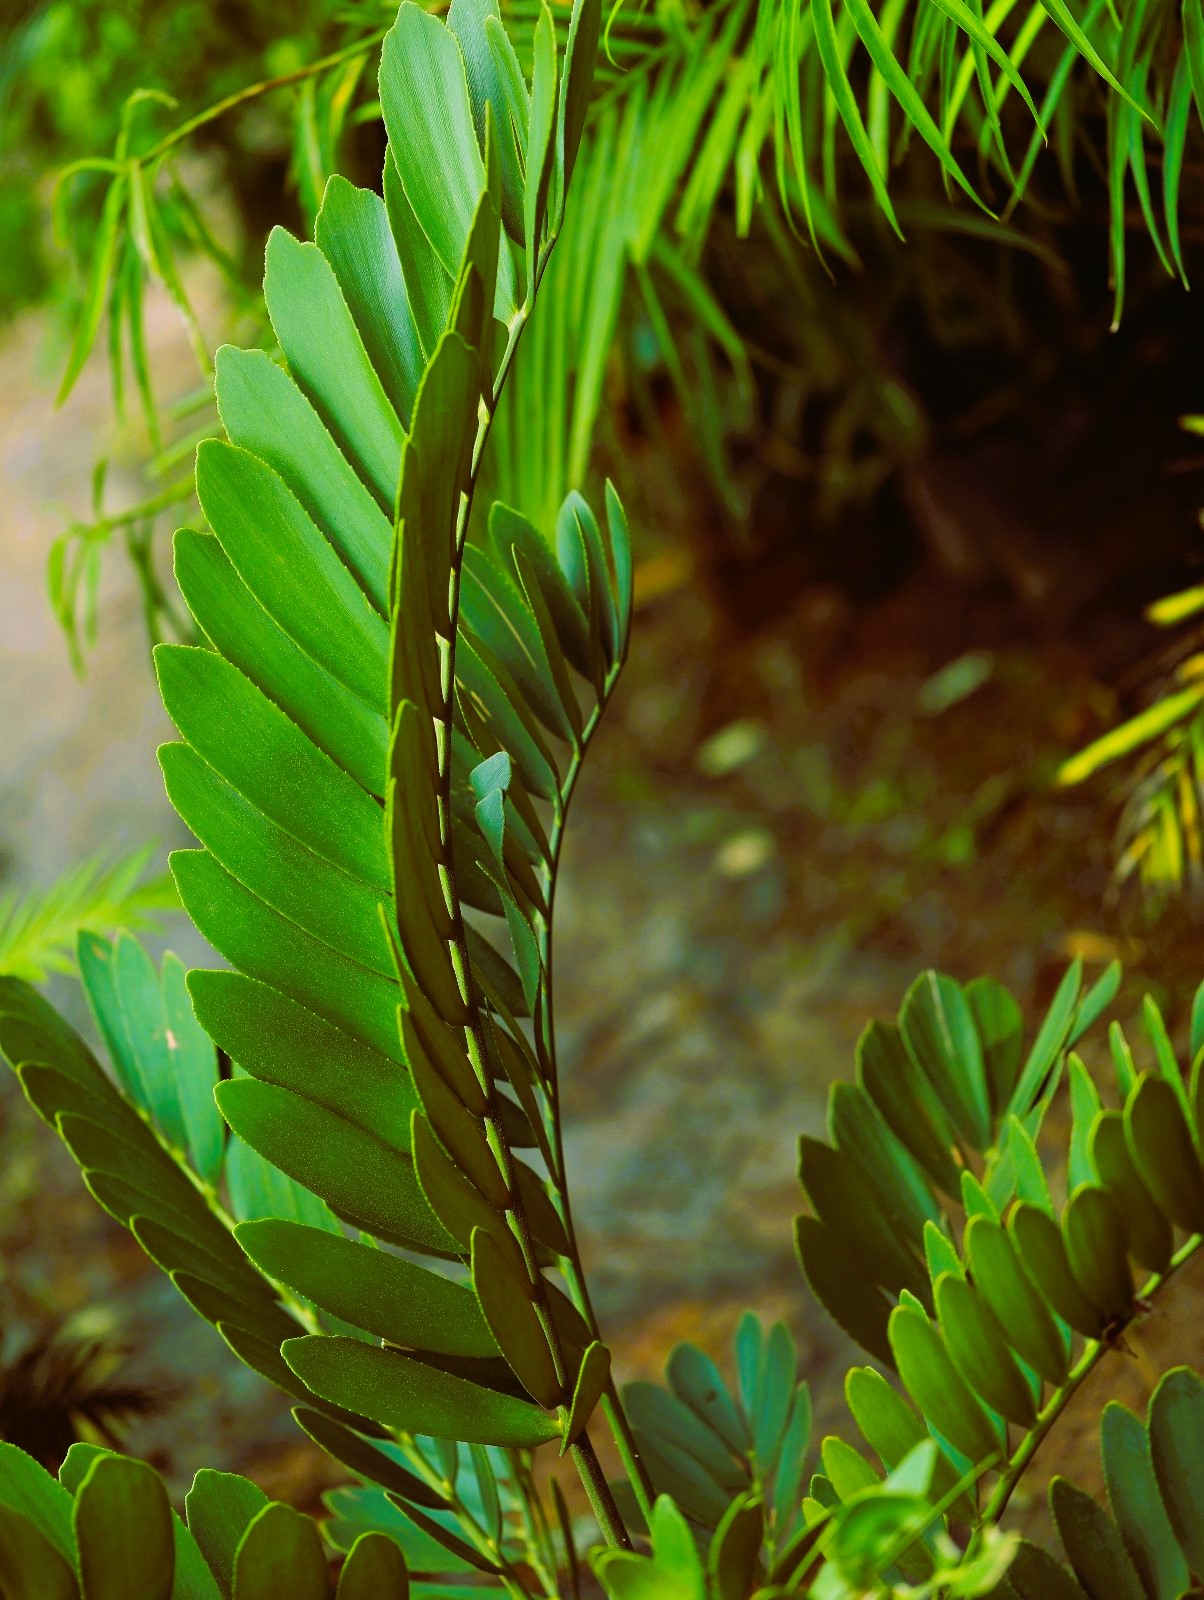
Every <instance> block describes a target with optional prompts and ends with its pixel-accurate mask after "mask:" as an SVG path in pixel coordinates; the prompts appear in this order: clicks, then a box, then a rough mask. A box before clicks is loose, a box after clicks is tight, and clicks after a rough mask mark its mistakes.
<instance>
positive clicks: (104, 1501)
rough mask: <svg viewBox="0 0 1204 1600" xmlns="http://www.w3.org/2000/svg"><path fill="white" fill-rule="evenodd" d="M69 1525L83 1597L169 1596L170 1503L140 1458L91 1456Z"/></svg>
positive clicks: (148, 1599) (166, 1599)
mask: <svg viewBox="0 0 1204 1600" xmlns="http://www.w3.org/2000/svg"><path fill="white" fill-rule="evenodd" d="M74 1523H75V1541H76V1546H77V1548H78V1551H79V1573H80V1580H81V1583H82V1586H83V1592H84V1595H85V1597H86V1600H128V1596H130V1595H131V1594H136V1595H138V1596H139V1597H140V1600H171V1592H172V1578H173V1575H174V1572H175V1534H174V1532H173V1529H172V1520H171V1506H170V1504H169V1502H168V1499H167V1491H166V1490H165V1489H164V1487H163V1483H162V1480H161V1479H160V1477H159V1475H158V1474H157V1473H156V1472H154V1471H153V1470H152V1469H151V1468H150V1467H148V1466H147V1465H146V1464H145V1462H142V1461H132V1460H130V1459H128V1458H127V1457H124V1456H110V1455H103V1456H99V1457H97V1459H96V1460H94V1461H93V1463H92V1465H91V1466H90V1467H89V1469H88V1472H87V1475H86V1477H85V1478H84V1481H83V1482H82V1483H81V1484H80V1487H79V1490H78V1492H77V1494H76V1496H75V1511H74Z"/></svg>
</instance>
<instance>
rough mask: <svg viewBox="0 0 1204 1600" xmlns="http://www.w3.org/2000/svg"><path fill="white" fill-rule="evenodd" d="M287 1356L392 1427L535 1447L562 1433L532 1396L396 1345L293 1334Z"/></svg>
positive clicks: (344, 1400)
mask: <svg viewBox="0 0 1204 1600" xmlns="http://www.w3.org/2000/svg"><path fill="white" fill-rule="evenodd" d="M283 1354H284V1357H285V1360H286V1361H287V1362H288V1364H289V1366H290V1367H292V1369H293V1371H294V1372H296V1374H297V1376H298V1377H299V1378H301V1380H302V1381H303V1382H304V1383H305V1384H306V1385H307V1386H308V1387H309V1388H311V1389H312V1390H313V1392H314V1393H315V1394H319V1395H321V1396H322V1397H323V1399H326V1400H332V1401H334V1403H335V1404H336V1405H342V1406H347V1407H348V1408H349V1409H353V1410H358V1411H362V1412H363V1413H364V1414H365V1415H366V1416H370V1417H372V1418H373V1420H374V1421H376V1422H381V1423H383V1424H384V1425H385V1426H386V1427H390V1428H401V1429H403V1430H405V1431H406V1432H408V1433H425V1434H431V1435H433V1436H434V1437H436V1438H441V1439H460V1440H463V1441H464V1442H466V1443H473V1442H475V1443H478V1444H497V1445H509V1446H513V1447H517V1448H520V1449H531V1448H533V1447H534V1446H536V1445H539V1444H544V1443H546V1442H547V1441H548V1440H550V1439H554V1438H557V1437H558V1436H559V1431H560V1430H559V1427H558V1426H557V1423H556V1419H555V1418H554V1417H550V1416H549V1415H548V1414H547V1412H545V1411H541V1410H540V1409H539V1408H538V1406H533V1405H532V1404H531V1403H530V1402H529V1401H526V1400H518V1399H515V1398H514V1397H513V1396H512V1395H507V1394H499V1393H497V1392H496V1391H495V1390H493V1389H484V1388H482V1387H481V1386H480V1385H479V1384H476V1383H470V1382H469V1381H468V1380H467V1379H465V1378H459V1377H456V1376H455V1375H454V1374H452V1373H448V1372H440V1371H438V1370H437V1369H436V1368H434V1367H428V1366H425V1365H424V1364H423V1363H422V1362H420V1361H415V1360H414V1359H413V1358H412V1357H409V1356H404V1355H402V1354H400V1353H399V1352H397V1351H394V1350H380V1349H376V1348H375V1347H373V1346H371V1345H365V1344H360V1343H359V1342H358V1341H357V1340H355V1339H344V1338H324V1337H322V1336H319V1335H313V1336H311V1337H309V1338H304V1339H289V1340H287V1341H286V1343H285V1344H284V1346H283Z"/></svg>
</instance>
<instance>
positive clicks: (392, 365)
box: [314, 173, 423, 549]
mask: <svg viewBox="0 0 1204 1600" xmlns="http://www.w3.org/2000/svg"><path fill="white" fill-rule="evenodd" d="M314 237H315V239H316V241H317V244H318V248H319V249H320V250H321V252H322V254H323V255H324V256H325V257H326V259H327V261H329V262H330V265H331V266H332V267H333V269H334V274H335V277H336V278H337V279H338V280H339V287H340V288H341V289H342V291H343V296H344V298H345V299H346V301H347V304H348V307H349V308H350V310H351V315H352V317H353V319H354V321H355V325H356V327H357V329H358V330H359V335H360V338H361V339H362V340H363V342H364V348H365V350H366V351H367V353H368V358H369V360H370V361H371V363H372V366H373V369H374V370H375V372H376V374H377V376H378V377H379V379H380V382H381V387H382V388H383V389H384V391H385V393H386V394H387V395H388V397H389V400H390V402H391V404H392V406H393V409H394V410H395V411H396V413H397V415H398V417H400V419H401V421H402V424H403V426H407V427H408V426H409V422H410V417H411V415H412V413H413V409H414V397H415V395H416V394H417V392H418V385H419V382H420V381H421V378H422V368H423V357H422V348H421V346H420V344H419V342H418V335H417V331H416V329H415V327H414V323H413V320H412V318H411V317H410V315H409V305H408V303H407V298H406V285H405V279H404V277H403V275H402V270H401V259H400V257H399V256H398V254H397V245H396V242H395V240H394V238H393V232H392V229H391V227H390V225H389V214H388V210H387V209H386V206H385V203H384V201H383V200H382V199H381V198H380V196H379V195H376V194H373V192H372V191H371V190H370V189H358V188H356V187H355V185H354V184H351V183H348V182H347V180H346V179H345V178H341V177H340V176H339V175H338V174H337V173H336V174H335V175H334V176H333V177H332V178H331V180H330V182H329V183H328V184H327V186H326V192H325V194H324V195H323V197H322V208H321V210H320V211H319V212H318V220H317V226H316V228H315V233H314ZM378 549H379V546H378Z"/></svg>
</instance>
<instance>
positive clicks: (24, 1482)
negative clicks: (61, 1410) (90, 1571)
mask: <svg viewBox="0 0 1204 1600" xmlns="http://www.w3.org/2000/svg"><path fill="white" fill-rule="evenodd" d="M0 1505H4V1506H7V1507H8V1508H9V1509H10V1510H12V1511H15V1512H16V1513H17V1514H18V1515H19V1516H21V1517H23V1518H24V1519H25V1520H26V1521H27V1522H29V1523H31V1524H32V1525H33V1526H34V1527H35V1528H36V1529H37V1530H38V1532H39V1533H40V1534H41V1536H42V1538H43V1539H44V1540H45V1541H46V1543H47V1544H48V1545H50V1546H51V1548H52V1549H54V1550H57V1551H58V1553H59V1554H60V1555H61V1556H63V1557H65V1558H66V1560H67V1561H68V1563H69V1564H70V1565H71V1566H74V1564H75V1556H76V1549H75V1529H74V1527H73V1525H72V1521H71V1496H70V1495H69V1494H68V1493H67V1491H66V1490H65V1489H64V1488H63V1487H62V1485H61V1484H58V1483H56V1482H55V1480H54V1479H53V1478H52V1477H51V1476H50V1474H49V1473H48V1472H47V1471H46V1469H45V1467H43V1466H39V1464H38V1463H37V1462H36V1461H35V1460H34V1459H33V1457H32V1456H29V1455H26V1454H25V1452H24V1450H19V1449H18V1448H17V1446H16V1445H15V1444H7V1443H5V1442H4V1441H3V1440H0Z"/></svg>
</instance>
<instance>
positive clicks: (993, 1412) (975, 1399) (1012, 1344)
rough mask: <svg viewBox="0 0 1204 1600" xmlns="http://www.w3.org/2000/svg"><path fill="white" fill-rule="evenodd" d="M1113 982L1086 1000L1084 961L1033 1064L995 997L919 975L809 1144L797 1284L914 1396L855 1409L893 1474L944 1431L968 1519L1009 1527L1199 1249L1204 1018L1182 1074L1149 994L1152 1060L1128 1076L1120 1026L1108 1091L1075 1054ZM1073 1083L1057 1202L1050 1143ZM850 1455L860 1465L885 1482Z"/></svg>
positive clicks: (862, 1381)
mask: <svg viewBox="0 0 1204 1600" xmlns="http://www.w3.org/2000/svg"><path fill="white" fill-rule="evenodd" d="M1118 981H1119V969H1118V968H1116V967H1115V966H1114V967H1112V968H1109V970H1108V971H1107V972H1106V973H1105V974H1104V976H1103V977H1102V978H1101V979H1100V980H1099V981H1098V982H1097V983H1096V984H1095V986H1094V987H1093V988H1092V989H1090V990H1088V991H1087V992H1086V993H1084V992H1083V989H1082V982H1081V973H1080V970H1079V968H1078V965H1077V963H1076V965H1075V966H1073V967H1072V968H1071V969H1070V970H1069V972H1068V973H1067V974H1066V976H1065V978H1064V979H1063V981H1062V983H1061V985H1060V986H1059V989H1058V993H1057V995H1056V996H1055V999H1054V1001H1053V1004H1052V1006H1051V1008H1050V1010H1049V1013H1048V1014H1047V1016H1046V1018H1045V1020H1044V1022H1043V1024H1042V1026H1041V1028H1040V1029H1039V1030H1038V1033H1037V1036H1036V1038H1035V1039H1034V1040H1033V1042H1032V1044H1031V1045H1030V1046H1029V1047H1028V1049H1027V1051H1026V1050H1025V1048H1024V1044H1023V1039H1022V1029H1021V1021H1020V1012H1019V1008H1018V1006H1017V1004H1016V1002H1015V1000H1014V999H1013V997H1012V996H1011V995H1010V994H1009V993H1008V992H1007V990H1005V989H1004V988H1003V987H1002V985H1000V984H997V983H995V982H994V981H993V980H985V979H980V980H977V981H976V982H975V983H972V984H969V985H967V986H966V987H965V988H964V989H963V988H962V987H961V986H960V985H958V984H957V983H955V982H954V981H953V980H952V979H950V978H945V977H939V976H937V975H936V974H934V973H929V974H926V975H925V976H924V977H922V978H921V979H919V980H918V982H917V983H916V985H914V986H913V988H912V989H911V991H909V994H908V996H907V999H906V1001H905V1002H904V1005H903V1008H902V1011H901V1013H900V1016H899V1021H898V1023H897V1024H890V1023H880V1022H879V1023H874V1024H872V1025H871V1026H870V1028H869V1029H867V1031H866V1033H865V1034H864V1035H863V1036H862V1039H861V1042H860V1045H859V1047H858V1070H857V1081H856V1083H855V1084H848V1083H845V1084H838V1085H837V1086H836V1087H835V1089H834V1090H833V1091H832V1095H831V1099H830V1103H829V1138H830V1142H827V1143H825V1142H822V1141H819V1140H814V1139H806V1138H805V1139H803V1140H802V1142H801V1167H800V1172H801V1178H802V1183H803V1187H804V1189H805V1191H806V1193H807V1195H808V1198H809V1200H810V1202H811V1205H812V1213H813V1214H812V1215H810V1216H806V1217H801V1218H800V1219H799V1223H798V1244H799V1251H800V1255H801V1258H802V1262H803V1267H804V1271H805V1272H806V1274H807V1277H808V1279H809V1281H810V1283H811V1286H812V1288H813V1289H814V1290H815V1292H816V1294H817V1295H818V1296H819V1298H820V1300H821V1301H822V1302H823V1303H824V1305H825V1306H826V1307H827V1308H828V1310H829V1311H830V1312H831V1313H832V1315H833V1316H834V1317H835V1318H836V1319H837V1321H839V1322H840V1323H841V1324H842V1325H843V1326H844V1327H845V1328H846V1329H847V1331H849V1332H850V1333H851V1334H852V1335H853V1337H854V1338H856V1339H857V1340H858V1342H859V1343H860V1344H862V1345H863V1346H864V1347H865V1348H866V1349H867V1350H869V1351H870V1353H871V1354H872V1355H873V1356H875V1358H876V1359H877V1360H879V1361H880V1362H882V1363H883V1364H885V1365H886V1366H888V1367H890V1368H892V1369H893V1370H894V1371H895V1372H896V1373H897V1374H898V1376H899V1378H900V1380H901V1382H902V1385H903V1389H904V1392H905V1394H906V1396H907V1398H906V1399H904V1398H903V1397H901V1396H900V1395H899V1394H898V1393H897V1392H896V1391H895V1390H894V1389H893V1388H891V1386H890V1385H889V1384H888V1383H887V1382H886V1381H885V1380H884V1379H883V1378H882V1377H881V1375H880V1374H879V1373H878V1372H876V1371H875V1370H874V1369H872V1368H869V1367H866V1368H861V1369H855V1370H854V1371H853V1372H852V1373H851V1374H850V1375H849V1379H848V1384H847V1388H846V1394H847V1397H848V1401H849V1405H850V1409H851V1410H852V1412H853V1416H854V1418H855V1420H856V1422H857V1424H858V1426H859V1427H860V1429H861V1431H862V1433H863V1435H864V1437H865V1439H866V1441H867V1442H868V1444H869V1446H870V1448H871V1449H872V1450H873V1452H874V1453H875V1454H876V1455H877V1456H878V1458H879V1460H880V1461H881V1463H882V1467H883V1469H885V1470H889V1469H890V1468H892V1467H893V1466H894V1465H896V1464H897V1461H898V1459H899V1457H900V1456H901V1454H902V1453H903V1452H905V1451H906V1450H908V1449H910V1448H912V1446H913V1445H914V1444H915V1443H916V1442H917V1441H918V1440H920V1439H922V1438H924V1437H925V1436H926V1435H927V1434H929V1433H931V1435H932V1436H933V1437H935V1438H936V1439H937V1440H938V1441H939V1443H940V1445H941V1449H942V1452H943V1454H942V1458H941V1460H940V1462H939V1464H938V1471H937V1474H936V1476H935V1478H934V1485H935V1487H936V1490H937V1492H938V1493H944V1492H946V1491H953V1490H954V1489H955V1487H956V1485H957V1483H958V1480H959V1479H961V1478H962V1477H963V1476H964V1474H965V1473H966V1471H967V1470H972V1471H973V1472H974V1473H975V1474H976V1475H980V1476H983V1477H984V1478H985V1480H986V1482H987V1487H986V1489H985V1491H984V1493H983V1495H982V1497H981V1501H980V1500H979V1497H978V1496H977V1495H971V1494H969V1493H962V1494H961V1495H960V1496H959V1498H958V1501H957V1503H956V1504H955V1505H954V1508H953V1514H954V1516H955V1517H956V1518H957V1519H958V1520H963V1521H971V1522H977V1521H978V1520H980V1519H982V1520H986V1521H991V1520H993V1519H997V1518H998V1517H999V1515H1000V1514H1001V1513H1002V1511H1003V1509H1004V1508H1005V1507H1006V1505H1007V1502H1008V1499H1009V1497H1010V1495H1011V1493H1012V1490H1013V1489H1014V1487H1015V1485H1016V1483H1017V1481H1018V1479H1019V1477H1020V1476H1021V1474H1022V1473H1023V1471H1024V1470H1025V1468H1026V1466H1027V1464H1028V1462H1029V1460H1030V1459H1031V1456H1032V1453H1033V1450H1034V1449H1035V1446H1036V1443H1037V1441H1039V1440H1040V1439H1041V1438H1043V1437H1044V1436H1045V1434H1046V1433H1047V1432H1048V1431H1049V1429H1050V1427H1052V1426H1053V1425H1054V1424H1055V1423H1056V1421H1057V1418H1058V1416H1059V1415H1060V1414H1061V1411H1062V1409H1063V1408H1064V1407H1065V1405H1066V1404H1067V1403H1068V1401H1069V1399H1070V1398H1071V1396H1073V1394H1074V1393H1075V1392H1076V1391H1077V1389H1078V1386H1079V1385H1080V1383H1081V1382H1082V1381H1083V1379H1084V1378H1085V1377H1086V1376H1087V1375H1088V1374H1089V1373H1090V1372H1091V1371H1092V1370H1093V1369H1094V1367H1095V1366H1096V1364H1097V1362H1098V1361H1099V1359H1100V1357H1101V1356H1102V1355H1103V1354H1104V1353H1105V1352H1106V1351H1107V1350H1108V1349H1110V1348H1112V1346H1113V1344H1114V1342H1115V1341H1116V1340H1117V1339H1118V1338H1120V1337H1121V1336H1122V1334H1123V1331H1124V1328H1125V1327H1126V1325H1127V1324H1128V1323H1129V1322H1130V1321H1131V1320H1132V1319H1133V1318H1135V1317H1137V1316H1139V1315H1140V1314H1141V1312H1142V1308H1143V1307H1144V1306H1145V1304H1146V1303H1147V1301H1148V1300H1149V1299H1150V1297H1151V1296H1153V1295H1156V1293H1157V1291H1158V1289H1159V1288H1160V1287H1161V1285H1162V1284H1163V1283H1165V1282H1166V1281H1168V1279H1169V1278H1170V1277H1171V1275H1172V1274H1174V1273H1175V1272H1176V1271H1177V1270H1178V1269H1179V1268H1180V1267H1181V1266H1182V1265H1183V1264H1184V1263H1185V1262H1186V1261H1188V1260H1189V1259H1190V1258H1191V1257H1192V1256H1193V1255H1194V1253H1195V1252H1196V1250H1197V1249H1198V1247H1199V1245H1200V1242H1201V1230H1202V1229H1204V1167H1202V1166H1201V1156H1200V1150H1201V1117H1202V1115H1204V1099H1202V1098H1201V1096H1202V1093H1204V1074H1202V1058H1201V1044H1202V1043H1204V1037H1202V1036H1201V1027H1202V1026H1204V1004H1202V1003H1201V1000H1200V997H1197V1003H1196V1006H1195V1008H1194V1011H1193V1029H1192V1039H1191V1057H1190V1059H1191V1062H1192V1067H1191V1070H1190V1073H1189V1074H1185V1073H1184V1071H1183V1069H1182V1068H1181V1067H1180V1065H1179V1063H1178V1061H1177V1060H1176V1057H1175V1052H1174V1050H1173V1048H1172V1046H1171V1044H1170V1041H1169V1039H1168V1037H1167V1032H1166V1028H1165V1025H1164V1024H1163V1021H1162V1017H1161V1015H1160V1013H1159V1011H1158V1009H1157V1007H1156V1006H1155V1005H1154V1003H1153V1001H1152V1000H1151V999H1149V998H1148V997H1147V999H1146V1002H1145V1009H1144V1029H1145V1033H1146V1036H1147V1049H1148V1051H1149V1053H1150V1054H1151V1056H1152V1062H1153V1064H1152V1066H1150V1067H1144V1068H1143V1067H1139V1066H1138V1065H1136V1064H1135V1062H1134V1057H1133V1054H1132V1052H1131V1050H1130V1047H1129V1044H1128V1042H1127V1040H1126V1039H1125V1036H1124V1033H1123V1031H1122V1030H1121V1028H1120V1027H1119V1025H1118V1024H1116V1023H1114V1024H1112V1027H1111V1030H1110V1033H1109V1042H1110V1044H1111V1051H1112V1070H1111V1071H1110V1072H1109V1073H1107V1074H1105V1083H1104V1084H1103V1086H1102V1087H1097V1084H1096V1082H1095V1081H1094V1080H1093V1079H1092V1077H1091V1076H1090V1075H1089V1074H1088V1072H1087V1070H1086V1068H1085V1067H1084V1065H1083V1063H1082V1061H1081V1060H1080V1059H1079V1058H1078V1056H1076V1055H1075V1054H1074V1052H1073V1049H1072V1046H1073V1045H1074V1044H1075V1043H1076V1042H1077V1040H1078V1039H1079V1038H1080V1037H1082V1035H1083V1034H1085V1033H1086V1032H1087V1030H1088V1029H1089V1028H1090V1027H1091V1026H1092V1025H1093V1024H1094V1023H1095V1022H1096V1021H1098V1019H1099V1018H1100V1016H1101V1015H1102V1013H1103V1012H1104V1010H1105V1009H1106V1007H1107V1006H1108V1004H1110V1002H1111V1000H1112V998H1113V996H1114V994H1115V992H1116V987H1117V983H1118ZM1063 1080H1065V1081H1067V1082H1068V1085H1069V1096H1070V1108H1071V1132H1070V1139H1069V1159H1068V1162H1067V1174H1068V1188H1069V1200H1068V1201H1067V1203H1066V1204H1065V1206H1064V1207H1062V1208H1061V1209H1060V1210H1059V1208H1057V1207H1056V1206H1055V1204H1054V1202H1053V1199H1052V1198H1051V1194H1052V1192H1053V1191H1054V1187H1055V1186H1054V1184H1053V1183H1052V1182H1051V1180H1050V1179H1049V1177H1048V1176H1047V1174H1046V1170H1045V1163H1044V1160H1043V1158H1042V1157H1041V1156H1040V1155H1039V1154H1038V1145H1039V1141H1040V1139H1041V1132H1042V1125H1043V1123H1044V1120H1045V1116H1046V1113H1047V1111H1048V1108H1049V1105H1050V1103H1051V1100H1052V1098H1053V1095H1054V1093H1055V1091H1056V1089H1057V1088H1058V1085H1059V1083H1061V1082H1062V1081H1063ZM1109 1102H1111V1103H1109ZM1139 1274H1144V1275H1145V1280H1144V1282H1143V1281H1142V1277H1141V1276H1139ZM841 1448H842V1450H848V1448H849V1447H847V1446H843V1447H841ZM853 1454H854V1456H856V1460H857V1462H858V1463H860V1465H859V1467H858V1471H861V1470H863V1469H866V1470H871V1471H875V1472H876V1470H877V1469H874V1468H871V1467H869V1463H868V1462H867V1460H866V1458H865V1457H863V1456H860V1455H857V1453H856V1452H854V1453H853ZM829 1481H831V1480H829ZM836 1490H837V1493H838V1494H839V1492H840V1489H839V1484H837V1485H836Z"/></svg>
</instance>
